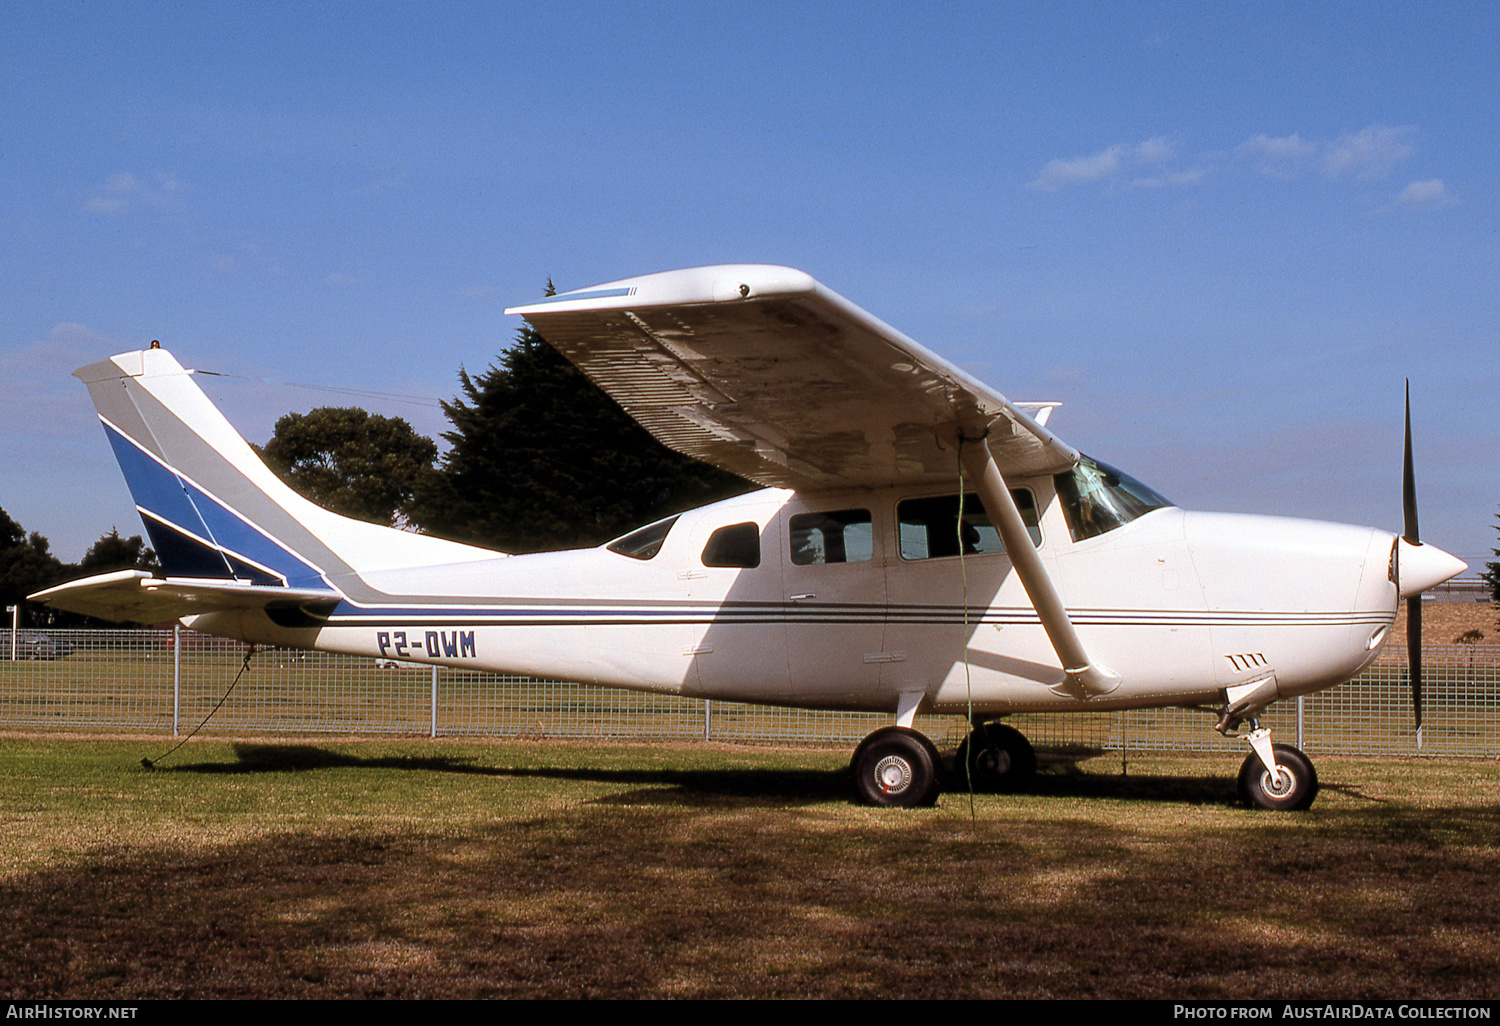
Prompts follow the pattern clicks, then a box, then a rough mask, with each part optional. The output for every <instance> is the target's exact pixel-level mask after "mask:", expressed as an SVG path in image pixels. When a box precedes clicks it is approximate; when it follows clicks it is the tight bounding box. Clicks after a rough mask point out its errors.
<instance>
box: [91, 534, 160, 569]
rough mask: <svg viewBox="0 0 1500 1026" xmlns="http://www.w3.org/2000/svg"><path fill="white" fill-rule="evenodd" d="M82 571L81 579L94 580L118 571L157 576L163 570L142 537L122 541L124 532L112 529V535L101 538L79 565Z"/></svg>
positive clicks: (102, 535) (104, 535)
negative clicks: (140, 572)
mask: <svg viewBox="0 0 1500 1026" xmlns="http://www.w3.org/2000/svg"><path fill="white" fill-rule="evenodd" d="M78 569H79V570H80V571H81V573H80V574H79V576H80V577H92V576H93V575H95V574H107V573H111V572H113V571H115V570H150V571H152V572H153V573H154V572H156V571H159V570H160V569H161V564H160V563H158V562H157V561H156V553H155V552H153V551H151V549H149V548H147V547H146V542H145V540H144V539H143V538H142V537H141V536H140V535H138V534H133V535H131V536H130V537H129V538H121V537H120V529H119V528H117V527H112V528H110V530H109V533H108V534H101V535H100V536H99V540H98V541H96V542H94V544H93V545H90V546H89V550H88V551H87V552H85V553H84V554H83V558H82V559H80V560H79V561H78Z"/></svg>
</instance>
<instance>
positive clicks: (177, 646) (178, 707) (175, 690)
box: [172, 623, 182, 737]
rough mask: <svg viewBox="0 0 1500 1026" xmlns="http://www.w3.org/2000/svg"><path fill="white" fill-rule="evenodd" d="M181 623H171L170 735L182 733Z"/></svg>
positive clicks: (174, 735)
mask: <svg viewBox="0 0 1500 1026" xmlns="http://www.w3.org/2000/svg"><path fill="white" fill-rule="evenodd" d="M181 721H182V624H180V623H174V624H173V625H172V736H173V737H176V736H177V735H178V734H180V733H182V725H181Z"/></svg>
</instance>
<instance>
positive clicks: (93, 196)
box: [83, 171, 187, 216]
mask: <svg viewBox="0 0 1500 1026" xmlns="http://www.w3.org/2000/svg"><path fill="white" fill-rule="evenodd" d="M186 191H187V185H186V184H185V183H184V182H183V181H182V180H181V179H179V178H177V177H176V176H174V175H168V174H165V173H162V172H158V173H157V174H156V175H155V176H154V181H153V182H143V181H141V180H140V179H139V178H137V177H136V176H135V175H133V174H130V173H129V172H128V171H122V172H120V173H119V174H114V175H110V176H109V177H108V178H106V179H105V180H104V181H103V182H102V183H100V184H99V185H96V186H94V187H93V188H92V189H90V190H89V194H88V197H87V198H86V199H85V200H84V203H83V209H84V210H86V211H87V212H89V213H90V214H104V215H106V216H115V215H119V214H128V213H130V212H131V211H133V210H137V209H139V208H141V207H164V206H167V205H168V204H169V203H170V202H171V201H172V200H173V198H174V197H176V196H177V195H178V194H180V193H185V192H186Z"/></svg>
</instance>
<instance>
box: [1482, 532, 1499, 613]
mask: <svg viewBox="0 0 1500 1026" xmlns="http://www.w3.org/2000/svg"><path fill="white" fill-rule="evenodd" d="M1495 519H1496V520H1500V513H1497V514H1495ZM1495 530H1497V531H1500V525H1496V527H1495ZM1490 551H1491V552H1493V553H1494V554H1495V555H1496V556H1500V549H1491V550H1490ZM1479 576H1480V577H1482V578H1484V581H1485V583H1486V584H1488V585H1489V586H1490V597H1491V598H1492V599H1494V601H1496V602H1500V560H1496V561H1495V562H1493V563H1486V564H1484V573H1482V574H1480V575H1479Z"/></svg>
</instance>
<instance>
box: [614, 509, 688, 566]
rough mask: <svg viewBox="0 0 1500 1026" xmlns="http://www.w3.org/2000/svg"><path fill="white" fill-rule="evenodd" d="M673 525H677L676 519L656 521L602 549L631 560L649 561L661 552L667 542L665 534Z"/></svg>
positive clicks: (668, 518)
mask: <svg viewBox="0 0 1500 1026" xmlns="http://www.w3.org/2000/svg"><path fill="white" fill-rule="evenodd" d="M675 523H677V518H676V517H667V519H665V520H658V521H657V522H656V523H654V524H647V525H646V526H645V527H642V528H640V529H638V530H635V531H631V532H630V533H629V534H627V535H624V536H623V537H620V538H616V539H615V540H614V541H612V542H610V543H608V544H607V545H605V546H604V547H605V548H606V549H608V550H609V551H611V552H618V553H619V554H620V555H622V556H629V557H630V558H631V559H650V558H651V557H652V556H654V555H656V554H657V553H658V552H660V551H661V545H662V542H664V541H666V540H667V532H668V531H670V530H671V529H672V525H673V524H675Z"/></svg>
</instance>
